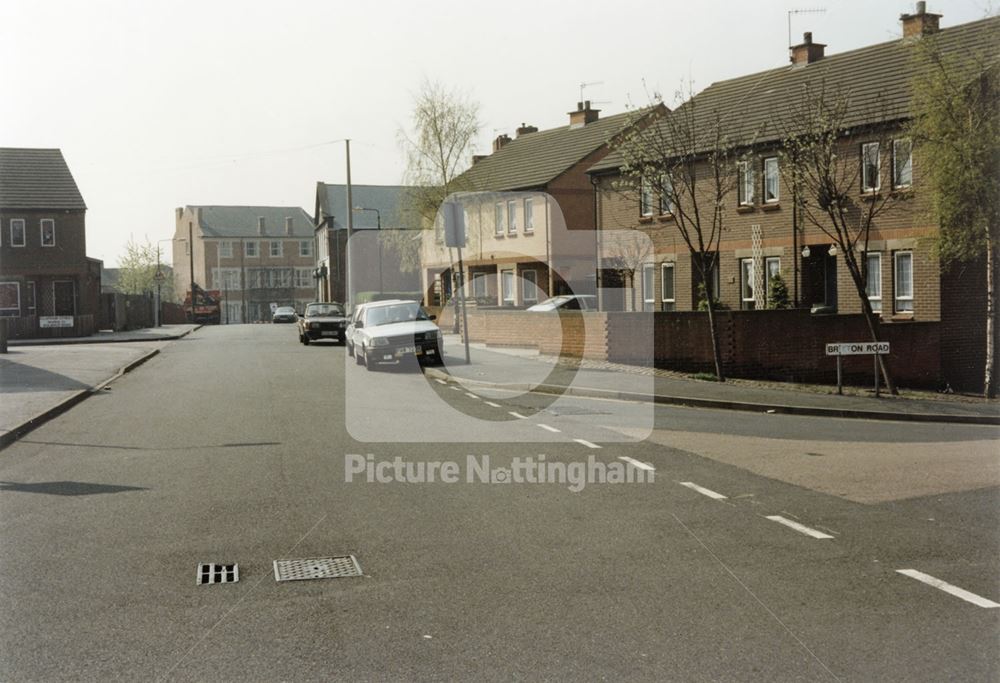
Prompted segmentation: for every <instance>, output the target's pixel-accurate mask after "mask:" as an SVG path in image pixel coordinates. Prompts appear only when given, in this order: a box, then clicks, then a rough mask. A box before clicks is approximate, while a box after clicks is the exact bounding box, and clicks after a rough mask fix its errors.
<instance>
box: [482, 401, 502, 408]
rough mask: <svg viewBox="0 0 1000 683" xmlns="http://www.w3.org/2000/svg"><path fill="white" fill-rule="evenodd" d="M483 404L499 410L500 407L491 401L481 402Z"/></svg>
mask: <svg viewBox="0 0 1000 683" xmlns="http://www.w3.org/2000/svg"><path fill="white" fill-rule="evenodd" d="M483 403H485V404H486V405H488V406H489V407H490V408H500V407H501V405H500V404H499V403H494V402H493V401H483Z"/></svg>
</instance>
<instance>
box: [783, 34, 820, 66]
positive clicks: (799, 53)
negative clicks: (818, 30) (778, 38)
mask: <svg viewBox="0 0 1000 683" xmlns="http://www.w3.org/2000/svg"><path fill="white" fill-rule="evenodd" d="M824 48H826V45H824V44H823V43H814V42H813V34H812V33H811V32H809V31H806V32H805V33H803V34H802V42H801V43H799V44H798V45H792V46H791V47H790V48H788V49H789V50H791V51H792V53H791V56H789V58H788V59H789V61H790V62H791V63H792V64H794V65H795V66H800V65H805V64H812V63H813V62H818V61H819V60H821V59H823V50H824Z"/></svg>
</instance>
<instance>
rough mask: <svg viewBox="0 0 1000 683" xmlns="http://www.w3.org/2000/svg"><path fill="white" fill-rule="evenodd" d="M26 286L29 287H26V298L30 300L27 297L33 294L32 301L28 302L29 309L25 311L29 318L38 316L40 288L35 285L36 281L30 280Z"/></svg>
mask: <svg viewBox="0 0 1000 683" xmlns="http://www.w3.org/2000/svg"><path fill="white" fill-rule="evenodd" d="M25 285H27V286H26V287H25V290H27V291H26V292H25V298H28V297H27V294H28V292H30V293H31V298H30V301H28V302H27V304H28V306H27V308H26V309H25V310H27V311H28V315H29V316H33V315H37V313H38V287H37V285H35V281H34V280H28V281H27V282H26V283H25Z"/></svg>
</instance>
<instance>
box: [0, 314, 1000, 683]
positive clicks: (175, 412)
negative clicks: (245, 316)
mask: <svg viewBox="0 0 1000 683" xmlns="http://www.w3.org/2000/svg"><path fill="white" fill-rule="evenodd" d="M386 392H390V393H391V394H392V395H393V396H394V397H395V400H394V402H393V404H392V405H393V406H395V405H406V406H411V407H412V409H406V410H400V409H398V408H393V409H392V410H387V409H385V408H386V405H385V404H384V403H381V400H380V399H379V397H380V396H385V395H386ZM428 392H430V393H428ZM470 394H471V395H470ZM429 396H431V397H433V398H428V397H429ZM547 401H548V400H547V399H545V398H544V397H538V396H531V395H515V394H505V393H503V392H478V393H477V392H466V391H464V390H455V389H451V388H450V387H448V386H446V385H441V384H438V383H436V382H433V381H429V380H428V379H425V377H424V376H423V375H421V374H420V373H418V372H414V371H412V370H408V369H405V368H404V369H398V370H390V371H384V372H376V373H368V372H366V371H365V369H364V368H362V367H359V366H355V365H354V364H353V362H352V361H350V360H349V359H347V358H346V357H345V354H344V349H343V348H341V347H338V346H324V345H319V344H315V345H310V346H308V347H303V346H301V345H299V344H298V343H296V342H295V333H294V328H292V326H230V327H213V328H203V329H201V330H199V331H197V332H195V333H193V334H191V335H189V336H188V337H185V338H184V339H181V340H178V341H176V342H173V343H171V344H169V345H167V346H166V347H164V348H163V350H162V351H161V353H160V354H159V355H158V356H157V357H155V358H153V359H152V360H150V361H149V362H148V363H146V364H145V365H143V366H142V367H141V368H139V369H137V370H136V371H135V372H133V373H131V374H129V375H126V376H125V377H123V378H121V379H120V380H118V381H116V382H115V383H114V384H113V385H111V390H110V391H106V392H102V393H101V394H99V395H96V396H94V397H93V398H91V399H88V400H87V401H85V402H84V403H82V404H80V405H78V406H77V407H75V408H74V409H73V410H71V411H70V412H68V413H66V414H64V415H62V416H60V417H59V418H57V419H55V420H53V421H52V422H50V423H48V424H46V425H44V426H43V427H41V428H39V429H37V430H35V431H33V432H32V433H31V434H29V435H28V436H26V437H25V438H24V439H23V440H21V441H19V442H17V443H16V444H14V445H12V446H10V447H9V448H7V449H5V450H4V451H2V452H0V524H2V527H0V539H2V548H3V552H2V554H0V589H2V591H3V594H4V596H5V609H4V610H3V611H2V612H0V679H2V680H4V681H19V680H86V681H90V680H107V679H115V678H120V679H126V680H135V679H142V680H168V681H202V680H210V679H215V680H331V679H355V680H358V679H360V680H370V679H379V680H404V679H422V680H455V679H476V680H494V679H505V680H510V679H515V680H521V679H530V680H537V679H553V680H563V679H577V680H612V679H625V680H668V679H673V680H748V679H749V680H769V681H770V680H857V681H867V680H908V681H913V680H927V681H938V680H946V679H956V680H997V679H998V678H1000V664H998V656H997V648H996V645H997V638H998V635H1000V609H998V608H991V607H989V606H982V605H989V604H990V603H991V602H992V603H996V602H1000V569H998V563H997V557H1000V538H998V533H997V529H998V528H1000V526H998V522H1000V486H998V483H1000V462H998V461H1000V458H998V453H997V449H996V440H997V437H998V436H1000V432H998V430H997V429H996V428H989V427H981V426H960V425H941V424H935V425H920V424H901V423H890V422H869V421H859V420H849V421H848V420H832V419H822V418H805V417H792V416H781V415H763V414H761V415H757V414H750V413H730V412H725V411H712V410H695V409H687V408H673V407H665V406H664V407H658V408H656V409H655V410H654V411H653V423H652V424H651V425H648V426H649V427H652V431H651V432H650V430H649V429H646V430H645V431H646V432H648V433H649V434H648V438H644V439H643V440H642V441H638V442H628V437H629V436H630V434H639V433H640V432H642V431H643V430H642V429H641V427H642V426H643V425H641V424H631V423H630V422H629V420H632V419H633V418H634V416H635V415H636V414H637V413H633V412H631V409H630V406H628V405H626V404H621V403H620V402H614V401H595V400H590V399H565V400H564V402H561V403H560V404H559V406H558V407H553V406H552V405H550V404H549V403H548V402H547ZM380 403H381V404H380ZM446 404H451V405H453V406H457V407H458V409H459V410H460V411H461V412H462V413H464V414H466V415H470V416H473V417H478V418H480V419H479V422H480V424H481V427H480V428H479V429H477V430H476V431H475V432H469V433H466V434H464V435H463V434H460V435H456V436H455V438H454V439H451V440H448V441H427V442H420V441H409V442H407V441H385V442H381V443H361V442H358V441H355V440H354V438H353V437H352V434H358V433H367V432H368V431H369V430H370V429H371V428H372V426H373V425H375V426H377V425H379V424H384V425H391V427H392V429H391V430H388V429H387V433H389V432H391V433H393V434H395V433H397V431H398V430H399V428H400V427H403V428H409V429H411V430H412V432H413V433H414V435H416V436H418V437H419V436H420V435H421V434H423V433H425V432H426V431H427V428H428V425H431V426H433V427H435V428H441V429H444V428H446V427H447V425H448V424H449V421H450V420H452V419H453V418H452V417H451V416H450V412H449V410H443V409H441V407H440V406H442V405H446ZM512 413H516V415H512ZM345 416H346V417H345ZM540 425H545V426H544V427H542V426H540ZM497 434H503V435H506V441H505V442H501V441H494V442H491V443H482V442H481V440H482V439H483V438H486V437H488V438H490V439H492V438H493V437H495V436H496V435H497ZM577 439H578V440H577ZM367 454H371V461H372V462H373V463H379V462H390V463H391V462H392V461H393V459H395V458H397V457H398V458H400V459H401V460H402V461H403V462H408V463H411V464H412V463H417V462H424V463H430V462H443V461H452V462H456V463H459V465H460V466H462V467H465V466H466V465H467V463H468V457H469V456H474V457H476V458H481V456H484V455H488V456H489V458H490V465H491V467H508V466H510V465H511V464H513V463H514V462H515V459H517V458H520V459H521V460H522V462H523V461H524V460H525V459H526V458H532V459H533V461H534V462H536V463H537V462H538V461H539V460H540V456H541V455H543V454H544V456H545V462H546V463H555V464H561V465H564V466H565V468H564V470H563V471H568V467H569V465H570V464H572V463H577V462H580V461H586V460H587V458H589V457H592V458H593V459H594V462H596V463H601V464H603V465H604V466H605V467H606V468H610V467H611V466H612V465H614V466H615V467H621V468H624V470H626V471H628V472H630V473H631V474H630V476H633V477H637V476H639V474H640V473H641V474H642V475H643V476H646V477H648V476H649V474H650V472H652V474H653V476H654V480H653V481H652V482H650V481H648V480H647V481H646V482H645V483H638V482H636V483H626V484H608V483H603V484H602V483H587V484H586V485H585V486H583V487H582V490H579V491H575V492H574V491H573V490H570V487H569V486H567V485H566V484H565V483H563V484H556V483H511V484H489V483H478V482H473V483H469V482H467V481H466V474H467V473H466V472H463V473H462V475H461V477H460V480H459V481H457V482H455V483H447V482H443V481H440V480H439V481H436V482H435V483H400V482H394V483H384V484H382V483H367V482H365V481H363V479H364V477H363V474H359V475H357V476H355V478H354V480H353V481H351V482H347V481H345V479H346V476H345V458H346V456H348V455H355V456H357V458H356V459H355V460H354V461H352V462H364V461H365V460H364V459H365V456H366V455H367ZM358 458H360V460H358ZM477 462H479V461H477ZM387 467H388V466H387ZM608 471H610V470H608ZM383 472H384V473H386V472H388V469H384V470H383ZM359 479H360V480H359ZM817 536H818V537H817ZM346 554H353V555H355V557H356V558H357V560H358V562H359V563H360V566H361V568H362V570H363V573H364V576H363V577H361V578H339V579H326V580H313V581H291V582H280V583H279V582H276V581H275V579H274V575H273V570H272V562H273V560H275V559H294V558H314V557H327V556H341V555H346ZM202 562H228V563H239V569H240V580H239V582H238V583H235V584H216V585H197V584H196V568H197V566H198V564H199V563H202ZM901 570H912V571H910V572H909V573H908V574H902V573H900V571H901ZM917 572H919V573H917ZM915 577H916V578H915ZM927 577H933V578H927ZM918 579H923V580H918ZM934 580H938V581H941V582H945V583H946V584H947V585H945V586H944V587H943V588H945V589H946V590H943V589H942V586H940V585H931V584H932V583H934ZM928 582H929V583H928ZM950 587H955V588H958V589H962V590H964V591H967V594H962V593H959V594H958V595H956V594H955V593H956V592H958V591H956V590H954V589H953V588H950ZM948 590H950V591H951V592H947V591H948Z"/></svg>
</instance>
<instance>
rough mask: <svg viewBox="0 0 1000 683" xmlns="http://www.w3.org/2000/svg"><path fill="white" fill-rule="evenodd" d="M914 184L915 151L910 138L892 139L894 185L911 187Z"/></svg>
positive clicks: (896, 186)
mask: <svg viewBox="0 0 1000 683" xmlns="http://www.w3.org/2000/svg"><path fill="white" fill-rule="evenodd" d="M912 184H913V152H912V146H911V145H910V140H909V138H903V139H900V140H893V141H892V186H893V187H895V188H903V187H910V185H912Z"/></svg>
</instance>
